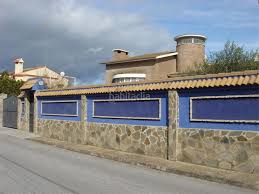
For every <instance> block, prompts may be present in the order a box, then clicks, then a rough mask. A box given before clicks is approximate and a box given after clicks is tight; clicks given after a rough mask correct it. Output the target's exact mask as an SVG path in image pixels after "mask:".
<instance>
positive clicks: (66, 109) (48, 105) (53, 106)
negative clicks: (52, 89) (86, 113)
mask: <svg viewBox="0 0 259 194" xmlns="http://www.w3.org/2000/svg"><path fill="white" fill-rule="evenodd" d="M38 115H39V118H40V119H55V120H73V121H80V120H81V96H57V97H56V96H55V97H39V98H38Z"/></svg>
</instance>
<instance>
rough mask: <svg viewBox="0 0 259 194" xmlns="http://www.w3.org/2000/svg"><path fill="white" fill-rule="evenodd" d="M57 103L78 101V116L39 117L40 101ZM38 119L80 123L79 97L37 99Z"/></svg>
mask: <svg viewBox="0 0 259 194" xmlns="http://www.w3.org/2000/svg"><path fill="white" fill-rule="evenodd" d="M55 100H57V101H59V100H77V101H78V116H59V115H55V116H51V115H41V101H55ZM38 117H39V118H40V119H50V120H53V119H54V120H70V121H80V120H81V96H57V97H56V96H54V97H38Z"/></svg>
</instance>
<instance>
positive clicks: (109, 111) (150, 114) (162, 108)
mask: <svg viewBox="0 0 259 194" xmlns="http://www.w3.org/2000/svg"><path fill="white" fill-rule="evenodd" d="M167 100H168V98H167V91H156V92H139V93H137V92H130V93H119V94H116V93H115V94H100V95H88V96H87V121H88V122H97V123H112V124H129V125H149V126H152V125H153V126H167V120H168V105H167V104H168V102H167Z"/></svg>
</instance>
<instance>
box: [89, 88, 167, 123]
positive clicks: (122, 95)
mask: <svg viewBox="0 0 259 194" xmlns="http://www.w3.org/2000/svg"><path fill="white" fill-rule="evenodd" d="M167 93H168V92H167V91H159V92H157V91H156V92H150V93H149V92H139V93H120V94H103V95H88V96H87V121H88V122H96V123H113V124H129V125H148V126H167V122H168V102H167V101H168V95H167ZM136 98H160V99H161V119H160V120H139V119H118V118H114V119H112V118H94V117H93V100H104V99H136ZM151 110H152V109H151Z"/></svg>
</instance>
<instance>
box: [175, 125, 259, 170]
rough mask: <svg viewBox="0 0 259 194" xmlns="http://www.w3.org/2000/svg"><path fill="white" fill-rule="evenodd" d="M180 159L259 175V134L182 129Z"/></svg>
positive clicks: (179, 135) (180, 130) (180, 134)
mask: <svg viewBox="0 0 259 194" xmlns="http://www.w3.org/2000/svg"><path fill="white" fill-rule="evenodd" d="M178 142H179V147H180V150H181V151H180V153H179V157H178V160H180V161H183V162H189V163H194V164H199V165H205V166H210V167H215V168H222V169H228V170H234V171H240V172H246V173H255V174H259V132H244V131H223V130H222V131H221V130H205V129H178Z"/></svg>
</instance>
